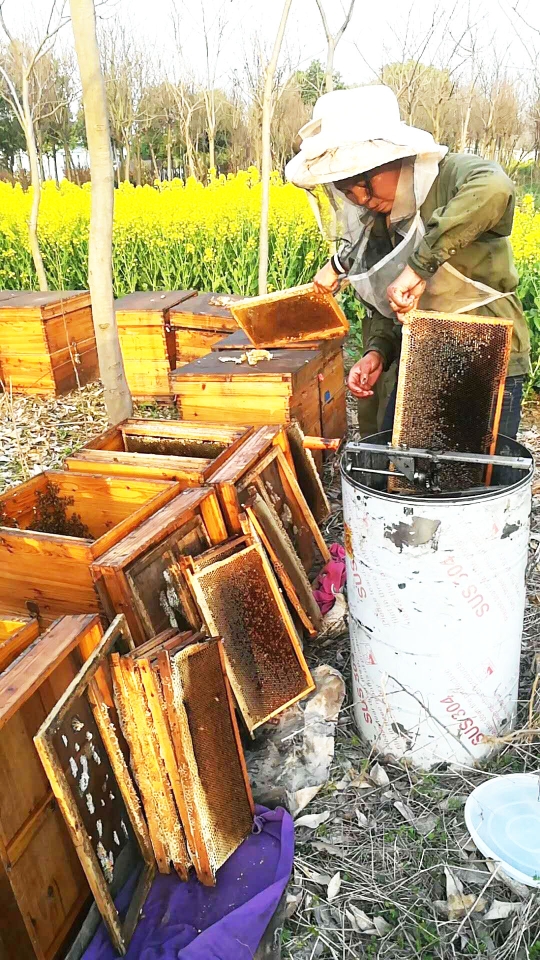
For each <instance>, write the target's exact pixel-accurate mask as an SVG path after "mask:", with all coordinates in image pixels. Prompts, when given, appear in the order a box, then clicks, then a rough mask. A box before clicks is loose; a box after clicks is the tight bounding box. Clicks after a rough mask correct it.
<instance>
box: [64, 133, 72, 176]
mask: <svg viewBox="0 0 540 960" xmlns="http://www.w3.org/2000/svg"><path fill="white" fill-rule="evenodd" d="M71 171H72V163H71V150H70V149H69V144H68V143H67V142H65V143H64V176H65V178H66V180H71V176H72V173H71Z"/></svg>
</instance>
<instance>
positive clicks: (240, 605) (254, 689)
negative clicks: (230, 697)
mask: <svg viewBox="0 0 540 960" xmlns="http://www.w3.org/2000/svg"><path fill="white" fill-rule="evenodd" d="M187 577H188V581H189V584H190V587H191V589H192V591H193V595H194V597H195V599H196V601H197V604H198V606H199V609H200V611H201V615H202V617H203V619H204V621H205V623H206V627H207V630H208V633H209V635H210V636H213V637H222V638H223V644H224V651H225V662H226V667H227V676H228V678H229V681H230V684H231V687H232V689H233V692H234V695H235V698H236V702H237V704H238V707H239V709H240V712H241V714H242V717H243V719H244V722H245V724H246V726H247V728H248V730H249V732H250V734H251V735H253V732H254V730H256V729H257V727H259V726H261V725H262V724H263V723H266V722H267V721H268V720H270V719H272V718H273V717H275V716H277V715H278V714H280V713H281V712H282V711H283V710H285V709H286V708H287V707H290V706H292V704H294V703H296V702H297V701H298V700H301V699H303V698H304V697H306V696H308V694H309V693H311V692H312V691H313V690H314V689H315V684H314V682H313V678H312V676H311V673H310V671H309V668H308V666H307V663H306V660H305V657H304V653H303V651H302V647H301V644H300V640H299V638H298V634H297V632H296V629H295V626H294V623H293V621H292V618H291V615H290V613H289V609H288V607H287V604H286V603H285V600H284V598H283V596H282V594H281V592H280V589H279V586H278V584H277V580H276V578H275V574H274V571H273V570H272V567H271V566H270V563H269V561H268V559H267V557H266V555H265V553H264V550H263V549H262V547H261V546H260V544H258V543H254V544H252V545H251V546H249V547H246V549H244V550H240V551H238V553H234V554H232V556H230V557H228V558H227V559H225V560H222V561H219V562H217V563H214V564H211V565H210V566H208V567H206V568H205V569H203V570H202V571H200V572H199V573H197V572H195V573H191V572H190V571H188V572H187Z"/></svg>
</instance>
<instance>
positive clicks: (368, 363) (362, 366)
mask: <svg viewBox="0 0 540 960" xmlns="http://www.w3.org/2000/svg"><path fill="white" fill-rule="evenodd" d="M383 368H384V364H383V358H382V356H381V354H380V353H379V352H378V351H377V350H370V351H369V353H366V355H365V357H362V359H361V360H358V362H357V363H355V365H354V367H351V371H350V373H349V377H348V380H347V384H348V387H349V390H350V391H351V393H354V395H355V397H361V398H364V397H372V396H373V387H374V386H375V384H376V383H377V380H378V379H379V377H380V375H381V373H382V372H383Z"/></svg>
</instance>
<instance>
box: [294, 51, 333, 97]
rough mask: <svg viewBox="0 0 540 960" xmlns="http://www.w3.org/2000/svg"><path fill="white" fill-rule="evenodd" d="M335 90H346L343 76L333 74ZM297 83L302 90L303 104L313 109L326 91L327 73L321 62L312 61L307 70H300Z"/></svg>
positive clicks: (297, 74)
mask: <svg viewBox="0 0 540 960" xmlns="http://www.w3.org/2000/svg"><path fill="white" fill-rule="evenodd" d="M333 78H334V90H345V84H344V83H343V80H342V79H341V74H339V73H337V71H335V72H334V74H333ZM296 82H297V84H298V86H299V88H300V96H301V97H302V101H303V103H305V104H306V106H308V107H312V106H313V105H314V104H315V102H316V101H317V100H318V99H319V97H322V95H323V93H324V92H325V90H326V73H325V69H324V67H323V65H322V63H321V61H320V60H312V61H311V63H310V65H309V67H308V68H307V70H298V71H297V73H296Z"/></svg>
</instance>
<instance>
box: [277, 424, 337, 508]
mask: <svg viewBox="0 0 540 960" xmlns="http://www.w3.org/2000/svg"><path fill="white" fill-rule="evenodd" d="M286 431H287V438H288V440H289V445H290V449H291V453H292V459H293V463H294V469H295V473H296V477H297V479H298V483H299V485H300V489H301V490H302V493H303V494H304V496H305V498H306V501H307V504H308V506H309V508H310V510H311V512H312V514H313V516H314V517H315V520H316V521H317V523H323V522H324V521H325V520H327V519H328V517H329V516H330V515H331V512H332V511H331V509H330V504H329V502H328V498H327V496H326V493H325V490H324V487H323V485H322V481H321V478H320V476H319V472H318V470H317V467H316V465H315V461H314V459H313V454H312V453H311V450H306V448H305V447H304V433H303V431H302V429H301V427H300V425H299V424H298V423H290V424H289V425H288V426H287V428H286Z"/></svg>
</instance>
